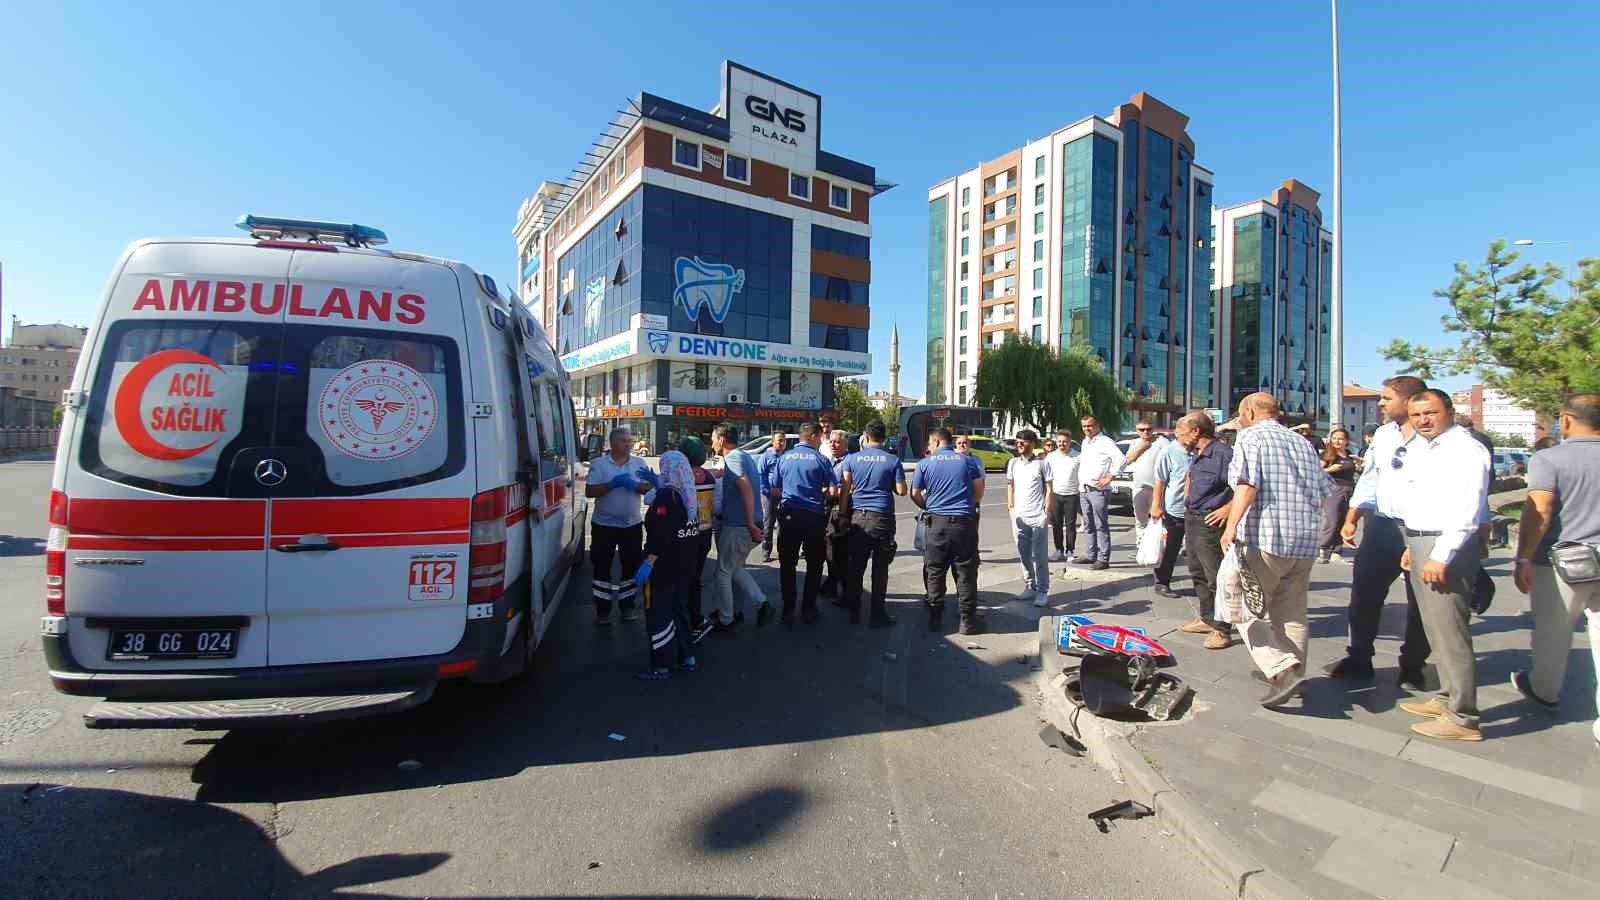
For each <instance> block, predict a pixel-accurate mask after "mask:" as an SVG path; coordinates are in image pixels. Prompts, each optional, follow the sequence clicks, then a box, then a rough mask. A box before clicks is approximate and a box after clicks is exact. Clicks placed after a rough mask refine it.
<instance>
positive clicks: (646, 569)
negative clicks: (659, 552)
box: [633, 559, 655, 588]
mask: <svg viewBox="0 0 1600 900" xmlns="http://www.w3.org/2000/svg"><path fill="white" fill-rule="evenodd" d="M654 568H655V565H654V564H653V563H651V562H650V560H648V559H647V560H645V561H644V562H642V563H639V571H637V572H635V573H633V583H634V584H635V585H636V586H638V587H640V588H643V587H644V583H645V582H646V581H649V580H650V572H651V570H653V569H654Z"/></svg>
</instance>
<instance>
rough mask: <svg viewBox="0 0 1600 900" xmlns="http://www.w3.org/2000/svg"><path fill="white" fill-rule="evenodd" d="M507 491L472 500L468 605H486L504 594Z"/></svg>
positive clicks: (479, 496)
mask: <svg viewBox="0 0 1600 900" xmlns="http://www.w3.org/2000/svg"><path fill="white" fill-rule="evenodd" d="M506 492H507V490H506V488H503V487H498V488H495V489H494V490H492V491H484V492H483V493H481V494H479V495H477V496H476V497H473V498H472V538H471V540H472V549H471V550H470V551H469V552H468V557H467V558H468V563H467V565H468V569H467V578H468V583H469V585H470V587H469V590H468V591H467V602H468V603H488V602H491V601H493V600H496V599H498V598H499V597H500V595H501V594H503V593H505V583H506Z"/></svg>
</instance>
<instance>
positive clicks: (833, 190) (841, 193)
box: [828, 184, 850, 212]
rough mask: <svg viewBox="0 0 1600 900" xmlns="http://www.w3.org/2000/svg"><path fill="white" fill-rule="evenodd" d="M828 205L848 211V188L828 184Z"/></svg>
mask: <svg viewBox="0 0 1600 900" xmlns="http://www.w3.org/2000/svg"><path fill="white" fill-rule="evenodd" d="M828 205H829V206H831V207H833V208H834V209H842V210H844V211H845V212H849V211H850V189H849V188H847V187H841V186H839V185H837V184H831V185H829V186H828Z"/></svg>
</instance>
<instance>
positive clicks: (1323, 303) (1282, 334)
mask: <svg viewBox="0 0 1600 900" xmlns="http://www.w3.org/2000/svg"><path fill="white" fill-rule="evenodd" d="M1318 198H1319V195H1318V194H1317V192H1316V191H1314V190H1312V189H1311V188H1309V187H1307V186H1306V185H1304V184H1303V183H1301V182H1299V181H1296V180H1294V179H1292V178H1291V179H1289V180H1288V181H1285V182H1284V183H1283V186H1282V187H1279V188H1278V190H1277V191H1276V192H1274V193H1273V194H1272V195H1271V196H1268V197H1266V198H1264V199H1261V200H1251V201H1249V202H1247V203H1240V204H1238V205H1236V206H1228V207H1223V208H1220V209H1217V210H1216V211H1215V212H1213V213H1212V214H1211V231H1212V235H1213V237H1214V239H1215V241H1216V254H1215V259H1216V272H1215V274H1214V275H1213V277H1212V285H1213V286H1214V289H1213V297H1214V303H1215V306H1216V309H1217V311H1218V326H1219V327H1218V329H1217V331H1218V337H1219V338H1220V340H1219V343H1218V347H1217V358H1218V361H1219V366H1218V368H1219V374H1220V376H1221V382H1222V385H1223V391H1222V394H1221V396H1222V400H1223V405H1225V406H1226V407H1227V408H1229V409H1232V408H1234V407H1236V406H1237V405H1238V403H1239V400H1240V399H1241V398H1243V397H1244V396H1245V395H1247V394H1251V393H1254V392H1256V391H1262V392H1265V393H1269V394H1272V395H1273V396H1275V397H1277V398H1278V404H1279V406H1280V408H1282V410H1283V412H1284V416H1285V418H1286V419H1289V420H1293V421H1295V422H1312V423H1314V424H1315V426H1316V427H1317V429H1318V430H1319V431H1321V430H1325V429H1326V428H1327V427H1328V422H1329V406H1330V404H1331V402H1332V397H1333V385H1332V383H1331V381H1330V378H1331V374H1330V373H1331V371H1332V369H1331V367H1330V363H1331V358H1332V344H1331V339H1332V336H1331V333H1330V329H1331V327H1332V316H1331V310H1330V308H1329V303H1330V301H1331V298H1332V296H1333V233H1332V232H1330V231H1328V230H1327V229H1325V228H1323V227H1322V212H1321V210H1320V209H1318V207H1317V200H1318Z"/></svg>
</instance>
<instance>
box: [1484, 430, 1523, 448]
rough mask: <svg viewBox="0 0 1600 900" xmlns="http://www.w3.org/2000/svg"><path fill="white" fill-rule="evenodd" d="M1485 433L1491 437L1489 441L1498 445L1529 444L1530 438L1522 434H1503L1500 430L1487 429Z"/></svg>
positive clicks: (1515, 445)
mask: <svg viewBox="0 0 1600 900" xmlns="http://www.w3.org/2000/svg"><path fill="white" fill-rule="evenodd" d="M1483 434H1484V436H1485V437H1487V438H1488V439H1489V443H1491V444H1494V445H1495V446H1496V447H1526V446H1528V439H1527V438H1525V437H1523V436H1522V435H1520V434H1501V433H1500V432H1498V431H1485V432H1484V433H1483Z"/></svg>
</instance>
